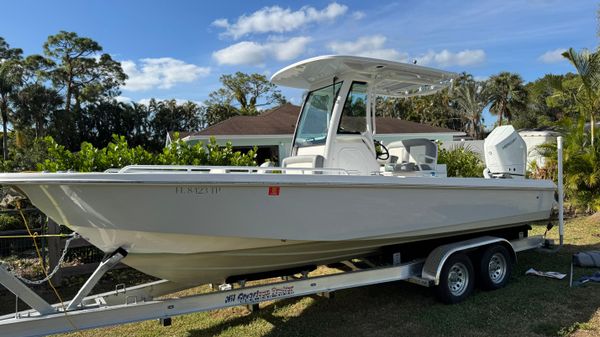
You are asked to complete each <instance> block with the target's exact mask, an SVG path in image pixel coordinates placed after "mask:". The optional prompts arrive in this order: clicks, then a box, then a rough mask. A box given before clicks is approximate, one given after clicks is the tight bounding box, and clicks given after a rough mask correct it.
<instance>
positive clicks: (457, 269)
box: [435, 253, 475, 304]
mask: <svg viewBox="0 0 600 337" xmlns="http://www.w3.org/2000/svg"><path fill="white" fill-rule="evenodd" d="M474 281H475V275H474V271H473V264H472V263H471V260H470V259H469V257H468V256H467V255H465V254H463V253H456V254H453V255H452V256H450V258H448V260H447V261H446V262H445V263H444V266H443V267H442V271H441V273H440V283H439V284H438V285H437V286H436V287H435V292H436V295H437V298H438V299H439V300H440V301H442V302H444V303H447V304H454V303H458V302H462V301H463V300H464V299H466V298H467V297H468V296H469V295H470V294H471V292H473V284H474Z"/></svg>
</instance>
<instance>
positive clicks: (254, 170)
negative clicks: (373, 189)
mask: <svg viewBox="0 0 600 337" xmlns="http://www.w3.org/2000/svg"><path fill="white" fill-rule="evenodd" d="M150 172H181V173H213V174H214V173H222V174H223V173H237V174H264V173H268V174H327V175H350V174H351V173H350V172H349V171H347V170H344V169H337V168H298V167H286V168H283V167H258V166H194V165H129V166H125V167H123V168H122V169H120V170H118V171H111V173H150Z"/></svg>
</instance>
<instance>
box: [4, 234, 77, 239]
mask: <svg viewBox="0 0 600 337" xmlns="http://www.w3.org/2000/svg"><path fill="white" fill-rule="evenodd" d="M33 235H34V236H35V237H36V238H70V237H72V236H73V234H42V235H40V234H38V233H37V232H33ZM30 237H31V235H0V239H25V238H30Z"/></svg>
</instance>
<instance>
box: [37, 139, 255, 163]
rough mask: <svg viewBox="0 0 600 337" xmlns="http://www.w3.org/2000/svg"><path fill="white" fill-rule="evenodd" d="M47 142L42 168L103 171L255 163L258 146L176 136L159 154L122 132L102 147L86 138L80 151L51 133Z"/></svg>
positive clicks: (45, 140)
mask: <svg viewBox="0 0 600 337" xmlns="http://www.w3.org/2000/svg"><path fill="white" fill-rule="evenodd" d="M44 142H46V144H47V149H48V151H47V158H46V159H44V161H43V162H41V163H39V164H38V165H37V169H38V170H40V171H49V172H56V171H68V170H71V171H77V172H101V171H105V170H107V169H110V168H122V167H124V166H127V165H135V164H137V165H152V164H161V165H223V166H226V165H232V166H255V165H256V162H255V158H256V149H253V150H250V151H248V153H245V154H243V153H241V152H239V151H233V147H232V145H231V143H227V144H226V145H225V146H220V145H218V144H217V141H216V140H215V139H214V138H211V139H210V140H209V142H208V144H206V146H204V145H203V144H202V143H197V144H194V145H191V144H189V143H187V142H184V141H182V140H180V139H176V140H175V141H173V142H172V143H171V145H170V146H168V147H166V148H164V149H163V152H161V153H159V154H153V153H151V152H148V151H146V150H145V149H144V148H142V147H141V146H136V147H133V148H131V147H129V145H128V144H127V140H126V139H125V137H123V136H117V135H113V140H112V141H111V142H110V143H109V144H108V145H107V146H106V147H105V148H103V149H98V148H95V147H94V146H93V145H92V144H90V143H87V142H84V143H82V144H81V150H80V151H79V152H70V151H69V150H67V149H66V148H65V147H64V146H62V145H59V144H57V143H56V142H55V141H54V140H53V139H52V138H51V137H46V138H44Z"/></svg>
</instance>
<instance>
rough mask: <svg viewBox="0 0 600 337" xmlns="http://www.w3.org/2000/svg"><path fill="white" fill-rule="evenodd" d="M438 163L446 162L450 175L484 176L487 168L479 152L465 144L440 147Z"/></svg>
mask: <svg viewBox="0 0 600 337" xmlns="http://www.w3.org/2000/svg"><path fill="white" fill-rule="evenodd" d="M439 145H441V144H439ZM438 164H446V170H447V173H448V177H483V169H484V168H485V166H484V164H483V161H482V160H481V159H480V158H479V156H478V155H477V153H475V152H473V151H471V150H470V149H469V148H468V147H464V146H455V147H452V148H451V149H449V150H447V149H442V148H441V147H440V148H439V151H438Z"/></svg>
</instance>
